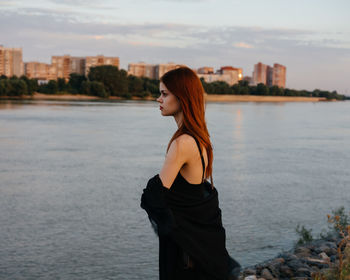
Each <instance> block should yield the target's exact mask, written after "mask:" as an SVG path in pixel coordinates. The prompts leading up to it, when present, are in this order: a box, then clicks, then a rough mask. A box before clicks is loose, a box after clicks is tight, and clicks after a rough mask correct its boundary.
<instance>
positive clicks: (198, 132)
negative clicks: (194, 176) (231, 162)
mask: <svg viewBox="0 0 350 280" xmlns="http://www.w3.org/2000/svg"><path fill="white" fill-rule="evenodd" d="M160 81H161V82H162V83H164V85H165V86H166V87H167V89H168V90H169V91H170V92H171V93H172V94H174V95H175V96H176V97H177V98H178V100H179V101H180V106H181V108H182V112H183V122H182V124H181V125H180V127H179V128H178V129H177V131H176V132H175V133H174V135H173V136H172V138H171V139H170V141H169V144H168V148H167V151H168V150H169V148H170V144H171V143H172V142H173V141H174V140H175V139H176V138H177V137H179V136H180V135H182V134H185V133H186V134H189V135H191V136H193V137H195V138H196V139H197V140H198V141H199V143H201V144H202V145H203V146H204V147H205V149H206V150H207V155H208V165H207V169H206V172H205V175H204V178H205V179H207V178H209V177H210V182H211V185H212V187H214V186H213V176H212V170H213V148H212V145H211V142H210V136H209V132H208V129H207V124H206V122H205V108H204V105H205V104H204V89H203V86H202V83H201V81H200V79H199V78H198V76H197V74H196V73H195V72H194V71H193V70H191V69H190V68H188V67H186V66H180V67H178V68H176V69H173V70H170V71H169V72H166V73H165V74H164V75H163V76H162V77H161V78H160Z"/></svg>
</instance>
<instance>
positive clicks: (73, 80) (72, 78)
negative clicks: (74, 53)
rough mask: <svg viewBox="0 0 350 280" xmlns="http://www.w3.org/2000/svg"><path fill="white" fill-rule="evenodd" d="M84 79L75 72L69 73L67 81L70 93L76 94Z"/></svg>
mask: <svg viewBox="0 0 350 280" xmlns="http://www.w3.org/2000/svg"><path fill="white" fill-rule="evenodd" d="M84 81H86V77H85V76H84V75H79V74H77V73H72V74H70V75H69V82H68V86H69V89H70V93H73V94H78V93H79V92H81V85H82V83H83V82H84Z"/></svg>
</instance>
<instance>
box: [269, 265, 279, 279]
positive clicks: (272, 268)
mask: <svg viewBox="0 0 350 280" xmlns="http://www.w3.org/2000/svg"><path fill="white" fill-rule="evenodd" d="M280 266H281V263H273V262H271V263H270V264H269V265H267V268H268V269H269V270H270V272H271V274H272V275H273V276H274V277H277V278H279V276H280Z"/></svg>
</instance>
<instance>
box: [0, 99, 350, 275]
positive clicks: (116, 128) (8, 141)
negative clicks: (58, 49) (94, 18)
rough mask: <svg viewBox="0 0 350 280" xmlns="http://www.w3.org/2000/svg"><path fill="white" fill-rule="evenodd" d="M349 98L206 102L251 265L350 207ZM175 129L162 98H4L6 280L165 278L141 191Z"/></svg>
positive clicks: (231, 215)
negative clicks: (160, 103) (298, 229)
mask: <svg viewBox="0 0 350 280" xmlns="http://www.w3.org/2000/svg"><path fill="white" fill-rule="evenodd" d="M349 109H350V102H332V103H277V104H274V103H209V104H208V105H207V115H206V118H207V123H208V129H209V131H210V133H211V139H212V143H213V146H214V172H213V177H214V184H215V186H216V188H217V189H218V191H219V201H220V208H221V209H222V214H223V224H224V226H225V229H226V244H227V250H228V252H229V253H230V255H232V256H233V257H234V258H235V259H237V260H238V261H239V262H240V263H241V264H242V265H243V266H247V265H252V264H255V263H257V262H260V261H264V260H266V259H269V258H272V257H274V256H275V255H276V254H278V253H279V252H281V251H282V250H289V249H290V248H291V247H292V246H293V242H295V241H296V240H297V238H298V237H297V235H296V233H295V227H296V225H297V224H298V223H299V224H304V225H306V226H307V228H312V229H313V233H314V235H317V234H319V233H320V232H321V230H322V229H323V228H326V224H327V223H326V214H328V213H331V210H332V209H335V208H337V207H339V206H342V205H344V206H345V207H346V209H347V211H349V205H350V204H349V202H350V194H349V191H348V190H349V186H350V173H349V166H350V145H349V143H350V114H349ZM175 129H176V124H175V122H174V120H173V119H172V118H164V117H161V115H160V112H159V110H158V107H157V104H156V103H155V102H136V101H124V102H115V103H107V102H53V101H35V102H30V101H28V102H2V103H0V213H1V215H0V225H1V226H0V240H1V243H0V279H128V280H131V279H158V240H157V237H156V236H155V234H154V232H153V230H152V229H151V226H150V224H149V221H148V219H147V215H146V212H144V210H143V209H141V208H140V206H139V205H140V196H141V193H142V189H143V188H144V187H145V184H146V183H147V180H148V179H149V178H150V177H152V176H153V175H155V174H157V173H158V172H159V170H160V168H161V165H162V163H163V160H164V156H165V151H166V146H167V143H168V141H169V139H170V138H171V136H172V134H173V132H174V131H175Z"/></svg>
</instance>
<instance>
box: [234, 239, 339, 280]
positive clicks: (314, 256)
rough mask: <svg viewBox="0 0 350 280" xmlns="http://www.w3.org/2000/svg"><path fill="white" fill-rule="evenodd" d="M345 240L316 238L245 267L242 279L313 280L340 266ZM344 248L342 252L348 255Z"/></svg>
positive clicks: (240, 276)
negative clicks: (320, 274)
mask: <svg viewBox="0 0 350 280" xmlns="http://www.w3.org/2000/svg"><path fill="white" fill-rule="evenodd" d="M341 240H342V238H341V237H335V236H332V237H328V238H324V239H315V240H312V241H309V242H306V243H304V244H301V245H295V246H294V247H293V248H292V249H290V250H288V251H282V252H281V253H279V254H278V255H276V256H275V257H274V258H272V259H269V260H266V261H263V262H261V263H258V264H255V265H252V266H248V267H244V268H242V270H241V272H240V275H239V280H277V279H283V280H287V279H299V280H309V279H310V280H311V279H313V277H314V276H315V275H317V274H318V273H320V272H323V273H324V272H326V271H327V270H328V269H331V268H332V267H335V266H339V256H338V254H339V253H338V251H337V250H338V247H339V244H340V242H341ZM344 249H345V248H344V247H342V248H341V252H342V253H344Z"/></svg>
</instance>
